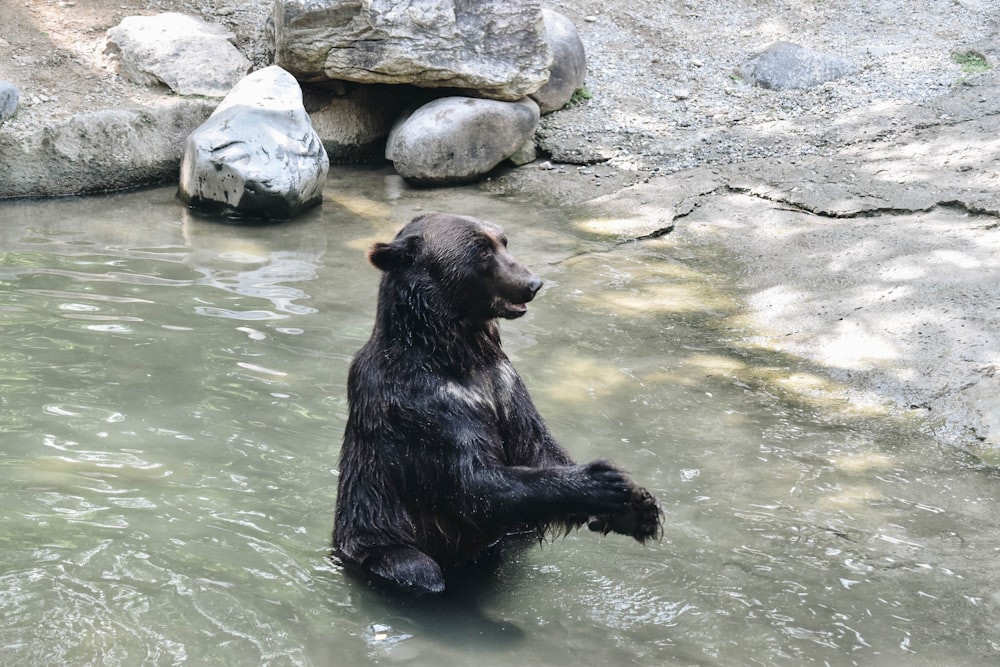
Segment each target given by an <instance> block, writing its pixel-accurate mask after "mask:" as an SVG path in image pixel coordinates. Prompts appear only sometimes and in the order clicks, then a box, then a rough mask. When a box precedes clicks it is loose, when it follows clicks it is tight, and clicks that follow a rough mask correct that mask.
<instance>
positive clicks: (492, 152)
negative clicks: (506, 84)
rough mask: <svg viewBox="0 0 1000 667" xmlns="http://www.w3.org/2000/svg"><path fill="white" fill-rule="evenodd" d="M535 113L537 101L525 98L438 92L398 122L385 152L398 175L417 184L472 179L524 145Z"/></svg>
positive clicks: (536, 115) (537, 115)
mask: <svg viewBox="0 0 1000 667" xmlns="http://www.w3.org/2000/svg"><path fill="white" fill-rule="evenodd" d="M538 117H539V110H538V105H537V104H535V102H534V101H533V100H531V99H529V98H525V99H523V100H522V101H520V102H500V101H497V100H484V99H477V98H473V97H442V98H440V99H437V100H434V101H433V102H429V103H428V104H425V105H424V106H422V107H420V108H419V109H417V110H416V111H414V112H413V113H412V114H411V115H410V116H408V117H406V118H404V119H402V120H401V121H399V122H398V123H397V125H396V127H394V128H393V130H392V133H391V134H390V135H389V141H388V143H387V145H386V157H387V158H388V159H390V160H392V163H393V165H394V166H395V167H396V171H397V172H399V175H400V176H402V177H403V178H405V179H406V180H408V181H410V182H413V183H416V184H421V185H443V184H447V183H463V182H468V181H473V180H476V179H478V178H480V177H481V176H484V175H486V174H487V173H489V171H490V170H491V169H493V168H494V167H496V166H497V165H498V164H500V163H501V162H503V161H504V160H506V159H507V158H509V157H510V156H511V155H513V154H514V153H515V152H517V150H518V149H519V148H521V147H522V146H524V144H525V143H526V142H527V141H528V140H529V139H530V138H531V137H532V135H533V134H534V132H535V127H536V126H537V125H538Z"/></svg>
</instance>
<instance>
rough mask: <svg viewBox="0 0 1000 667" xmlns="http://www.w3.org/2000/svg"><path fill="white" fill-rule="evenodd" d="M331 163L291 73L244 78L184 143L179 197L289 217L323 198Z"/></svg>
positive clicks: (226, 210)
mask: <svg viewBox="0 0 1000 667" xmlns="http://www.w3.org/2000/svg"><path fill="white" fill-rule="evenodd" d="M329 165H330V163H329V160H328V158H327V155H326V151H325V150H324V149H323V144H322V142H321V141H320V138H319V136H318V135H317V133H316V131H315V130H314V129H313V127H312V124H311V122H310V120H309V115H308V114H307V113H306V111H305V108H303V106H302V91H301V89H300V88H299V84H298V82H297V81H296V80H295V78H294V77H292V75H291V74H289V73H288V72H286V71H284V70H283V69H281V68H280V67H277V66H274V65H272V66H271V67H266V68H264V69H262V70H259V71H257V72H254V73H253V74H251V75H249V76H247V77H246V78H244V79H243V80H242V81H240V82H239V83H238V84H237V85H236V86H235V87H234V88H233V89H232V91H231V92H230V93H229V95H227V96H226V98H225V99H224V100H222V103H221V104H219V106H218V108H217V109H216V110H215V112H214V113H213V114H212V115H211V116H210V117H209V119H208V120H207V121H205V122H204V123H203V124H202V125H201V126H200V127H199V128H198V129H197V130H195V131H194V132H192V133H191V135H190V136H189V137H188V138H187V141H186V142H185V145H184V157H183V159H182V161H181V170H180V188H179V190H178V196H179V197H180V198H181V199H182V200H183V201H185V202H187V203H188V204H190V205H191V206H193V207H195V208H201V209H204V210H208V211H213V212H221V213H222V214H224V215H227V216H233V217H248V218H263V219H268V220H280V219H287V218H291V217H293V216H295V215H296V214H298V213H299V212H301V211H303V210H305V209H307V208H310V207H312V206H315V205H316V204H319V203H320V202H321V201H322V198H323V185H324V183H325V181H326V174H327V171H328V169H329Z"/></svg>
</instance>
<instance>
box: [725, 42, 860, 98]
mask: <svg viewBox="0 0 1000 667" xmlns="http://www.w3.org/2000/svg"><path fill="white" fill-rule="evenodd" d="M857 69H858V68H857V65H855V64H854V63H853V62H851V61H850V60H848V59H847V58H841V57H840V56H833V55H828V54H825V53H818V52H816V51H811V50H809V49H806V48H803V47H801V46H798V45H797V44H791V43H789V42H775V43H773V44H771V45H770V46H768V47H767V48H766V49H764V50H763V51H762V52H761V53H759V54H758V55H756V56H754V57H753V58H751V59H750V61H749V62H747V63H746V64H744V65H742V66H741V67H739V68H737V70H736V74H737V76H739V77H740V78H741V79H744V80H745V81H748V82H749V83H752V84H754V85H757V86H761V87H762V88H771V89H785V88H811V87H813V86H818V85H819V84H821V83H825V82H827V81H833V80H835V79H839V78H840V77H842V76H845V75H847V74H851V73H852V72H855V71H857Z"/></svg>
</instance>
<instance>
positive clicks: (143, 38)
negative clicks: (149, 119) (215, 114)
mask: <svg viewBox="0 0 1000 667" xmlns="http://www.w3.org/2000/svg"><path fill="white" fill-rule="evenodd" d="M234 38H235V35H233V33H231V32H229V31H228V30H226V29H225V28H223V27H222V26H220V25H217V24H213V23H207V22H205V21H203V20H201V19H199V18H195V17H193V16H187V15H186V14H179V13H177V12H167V13H164V14H157V15H156V16H130V17H128V18H125V19H123V20H122V22H121V23H120V24H119V25H118V26H116V27H114V28H111V29H110V30H108V33H107V42H106V45H105V53H106V54H107V55H108V56H109V57H110V59H111V60H112V62H113V63H114V66H115V67H116V68H117V70H118V73H119V74H120V75H121V76H122V77H124V78H126V79H128V80H129V81H132V82H134V83H138V84H142V85H156V84H160V83H162V84H165V85H166V86H168V87H169V88H170V90H172V91H173V92H175V93H177V94H178V95H203V96H205V97H224V96H225V95H226V93H228V92H229V90H230V89H231V88H232V87H233V86H235V85H236V83H237V82H239V80H240V79H242V78H243V77H244V76H246V73H247V72H249V71H250V61H249V60H247V59H246V58H245V57H244V56H243V54H241V53H240V52H239V51H238V50H237V49H236V47H235V46H233V44H232V40H233V39H234Z"/></svg>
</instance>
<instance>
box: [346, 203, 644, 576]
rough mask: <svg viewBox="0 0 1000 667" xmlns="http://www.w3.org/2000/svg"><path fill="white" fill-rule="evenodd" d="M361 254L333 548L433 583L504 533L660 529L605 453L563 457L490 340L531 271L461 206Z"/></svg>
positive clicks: (355, 568)
mask: <svg viewBox="0 0 1000 667" xmlns="http://www.w3.org/2000/svg"><path fill="white" fill-rule="evenodd" d="M368 258H369V260H370V261H371V263H372V264H373V265H375V266H376V267H377V268H379V269H380V270H381V271H382V272H383V273H382V280H381V283H380V287H379V295H378V307H377V313H376V317H375V325H374V328H373V331H372V335H371V338H370V339H369V341H368V342H367V343H366V344H365V345H364V346H363V347H362V348H361V349H360V350H359V351H358V353H357V355H356V356H355V357H354V360H353V361H352V363H351V368H350V373H349V376H348V384H347V392H348V404H349V411H348V418H347V426H346V428H345V433H344V443H343V448H342V450H341V455H340V478H339V482H338V491H337V507H336V515H335V518H334V534H333V551H334V555H335V556H336V557H337V558H338V559H339V561H340V562H341V563H342V565H343V566H344V568H345V569H346V570H347V571H348V572H350V573H352V574H354V575H356V576H359V577H361V578H363V579H364V580H365V581H367V582H368V583H369V584H371V585H373V586H375V587H377V588H384V589H389V590H392V591H399V592H404V593H413V594H422V593H438V592H441V591H443V590H444V588H445V579H444V575H443V572H445V571H447V570H448V569H449V568H453V567H456V566H461V565H464V564H468V563H471V562H474V561H476V560H477V559H479V558H480V557H482V556H483V555H484V554H485V553H486V552H488V551H489V550H490V549H491V548H494V547H495V546H496V545H498V544H499V543H501V542H502V541H503V540H504V539H505V538H506V537H507V536H510V535H518V534H521V535H523V534H524V533H532V534H534V535H536V536H538V537H543V536H544V535H545V534H546V533H549V532H562V531H568V530H571V529H573V528H576V527H579V526H582V525H584V524H587V525H588V526H589V527H590V528H591V530H595V531H599V532H604V533H608V532H618V533H622V534H625V535H629V536H631V537H634V538H635V539H636V540H638V541H640V542H644V541H646V540H647V539H650V538H653V537H656V536H658V535H659V534H660V532H661V524H660V510H659V507H658V505H657V502H656V500H655V499H654V498H653V496H652V495H651V494H650V493H649V492H648V491H646V490H645V489H642V488H640V487H638V486H636V485H635V484H634V483H633V482H632V481H631V480H630V479H629V478H628V477H627V476H626V475H625V473H623V472H622V471H621V470H619V469H618V468H616V467H615V466H614V465H612V464H611V463H609V462H607V461H594V462H591V463H587V464H584V465H577V464H575V463H574V462H573V461H572V459H571V458H570V457H569V455H568V454H567V453H566V451H565V450H564V449H563V448H562V447H561V446H560V445H559V444H558V443H556V441H555V440H554V439H553V437H552V435H551V434H550V433H549V431H548V429H547V428H546V426H545V423H544V422H543V420H542V417H541V416H540V415H539V414H538V410H537V409H536V408H535V406H534V403H533V402H532V400H531V397H530V396H529V395H528V391H527V389H526V388H525V386H524V383H523V382H522V381H521V378H520V377H519V376H518V374H517V372H516V371H515V370H514V367H513V365H512V364H511V362H510V360H509V359H508V358H507V355H506V354H504V352H503V350H502V349H501V346H500V332H499V326H498V323H497V320H498V319H499V318H504V319H514V318H517V317H520V316H521V315H523V314H524V313H525V312H526V310H527V307H526V304H527V303H528V302H530V301H531V300H532V299H533V298H534V297H535V294H537V293H538V290H539V289H540V288H541V286H542V281H541V280H540V279H539V278H537V277H536V276H535V275H533V274H532V273H531V272H530V271H529V270H528V269H527V268H526V267H525V266H524V265H523V264H521V263H519V262H518V261H517V260H516V259H514V257H513V256H512V255H511V254H510V253H509V252H508V251H507V239H506V237H505V236H504V233H503V230H502V229H501V228H500V227H498V226H497V225H494V224H492V223H489V222H485V221H482V220H478V219H476V218H471V217H466V216H457V215H448V214H441V213H431V214H426V215H421V216H419V217H417V218H415V219H413V220H412V221H411V222H410V223H409V224H407V225H406V226H405V227H403V229H402V230H401V231H400V232H399V233H398V234H397V235H396V237H395V239H394V240H393V241H392V242H391V243H376V244H375V245H373V246H372V248H371V250H370V251H369V253H368Z"/></svg>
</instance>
